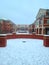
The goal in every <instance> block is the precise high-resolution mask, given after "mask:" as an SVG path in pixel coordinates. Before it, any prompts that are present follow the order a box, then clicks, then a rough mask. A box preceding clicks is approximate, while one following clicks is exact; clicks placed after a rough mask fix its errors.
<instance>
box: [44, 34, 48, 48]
mask: <svg viewBox="0 0 49 65" xmlns="http://www.w3.org/2000/svg"><path fill="white" fill-rule="evenodd" d="M44 46H45V47H49V35H44Z"/></svg>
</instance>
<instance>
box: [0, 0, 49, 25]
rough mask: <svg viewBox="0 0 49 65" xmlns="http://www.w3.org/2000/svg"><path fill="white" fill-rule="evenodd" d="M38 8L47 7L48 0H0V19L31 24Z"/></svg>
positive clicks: (48, 6)
mask: <svg viewBox="0 0 49 65" xmlns="http://www.w3.org/2000/svg"><path fill="white" fill-rule="evenodd" d="M40 8H44V9H49V0H0V19H1V18H3V19H9V20H11V21H13V22H14V23H16V24H32V23H33V22H34V21H35V19H36V15H37V13H38V11H39V9H40Z"/></svg>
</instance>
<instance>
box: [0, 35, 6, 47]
mask: <svg viewBox="0 0 49 65" xmlns="http://www.w3.org/2000/svg"><path fill="white" fill-rule="evenodd" d="M6 42H7V40H6V36H5V35H0V47H5V46H6Z"/></svg>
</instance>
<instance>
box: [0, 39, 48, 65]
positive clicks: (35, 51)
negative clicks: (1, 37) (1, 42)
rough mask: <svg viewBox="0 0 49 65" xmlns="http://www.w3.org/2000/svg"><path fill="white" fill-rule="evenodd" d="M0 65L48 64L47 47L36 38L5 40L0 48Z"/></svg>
mask: <svg viewBox="0 0 49 65" xmlns="http://www.w3.org/2000/svg"><path fill="white" fill-rule="evenodd" d="M24 41H25V42H24ZM0 65H49V48H48V47H44V46H43V40H38V39H11V40H7V46H6V47H2V48H0Z"/></svg>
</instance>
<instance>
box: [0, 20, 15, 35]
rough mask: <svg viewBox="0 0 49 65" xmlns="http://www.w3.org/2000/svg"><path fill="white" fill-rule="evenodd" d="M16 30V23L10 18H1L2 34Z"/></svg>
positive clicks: (0, 28)
mask: <svg viewBox="0 0 49 65" xmlns="http://www.w3.org/2000/svg"><path fill="white" fill-rule="evenodd" d="M14 32H16V25H15V24H14V23H13V22H12V21H10V20H4V19H0V34H5V33H14Z"/></svg>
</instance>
